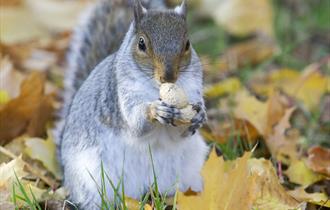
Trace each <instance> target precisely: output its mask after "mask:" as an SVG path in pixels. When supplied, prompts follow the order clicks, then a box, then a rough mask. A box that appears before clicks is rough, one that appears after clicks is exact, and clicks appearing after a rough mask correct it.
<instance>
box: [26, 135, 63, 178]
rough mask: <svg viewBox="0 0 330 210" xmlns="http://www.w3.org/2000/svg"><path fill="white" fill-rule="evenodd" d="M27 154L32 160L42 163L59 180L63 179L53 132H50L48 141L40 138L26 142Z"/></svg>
mask: <svg viewBox="0 0 330 210" xmlns="http://www.w3.org/2000/svg"><path fill="white" fill-rule="evenodd" d="M25 145H26V148H25V153H26V154H27V155H29V156H30V157H31V158H32V159H36V160H39V161H41V162H42V164H43V165H44V166H45V167H46V168H47V169H48V171H50V172H51V173H52V174H53V175H54V176H55V177H56V178H57V179H61V178H62V173H61V170H60V166H59V163H58V161H57V155H56V145H55V143H54V141H53V137H52V135H51V132H48V138H47V139H46V140H43V139H40V138H29V139H26V140H25Z"/></svg>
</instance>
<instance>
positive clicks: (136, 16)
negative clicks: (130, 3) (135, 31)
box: [134, 0, 147, 26]
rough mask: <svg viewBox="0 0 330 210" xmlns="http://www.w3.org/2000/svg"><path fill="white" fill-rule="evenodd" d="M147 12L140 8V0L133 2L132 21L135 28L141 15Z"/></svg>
mask: <svg viewBox="0 0 330 210" xmlns="http://www.w3.org/2000/svg"><path fill="white" fill-rule="evenodd" d="M146 12H147V10H146V9H145V8H144V7H143V6H142V4H141V1H140V0H135V1H134V20H135V24H136V26H137V25H139V23H140V21H141V19H142V17H143V15H144V14H145V13H146Z"/></svg>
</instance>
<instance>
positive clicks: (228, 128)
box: [200, 119, 260, 145]
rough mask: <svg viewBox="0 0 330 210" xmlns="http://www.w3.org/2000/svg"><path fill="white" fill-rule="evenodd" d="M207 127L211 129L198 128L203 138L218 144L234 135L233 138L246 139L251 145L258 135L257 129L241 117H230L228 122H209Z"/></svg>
mask: <svg viewBox="0 0 330 210" xmlns="http://www.w3.org/2000/svg"><path fill="white" fill-rule="evenodd" d="M209 127H210V128H211V129H205V128H202V129H201V130H200V131H201V134H202V135H203V137H204V139H206V140H209V141H214V142H218V143H220V144H224V143H226V142H227V141H228V140H229V139H232V138H233V137H234V139H244V140H247V141H248V142H249V143H250V144H251V145H252V144H255V141H256V139H257V137H259V136H260V135H259V133H258V131H257V129H256V128H255V127H254V126H253V125H252V124H251V123H250V122H249V121H246V120H241V119H232V120H230V122H228V121H225V122H221V123H216V124H215V125H212V124H210V123H209Z"/></svg>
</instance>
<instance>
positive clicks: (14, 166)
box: [0, 156, 28, 189]
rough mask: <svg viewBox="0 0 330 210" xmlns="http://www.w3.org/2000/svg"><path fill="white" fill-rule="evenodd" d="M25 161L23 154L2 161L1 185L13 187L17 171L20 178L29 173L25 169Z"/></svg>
mask: <svg viewBox="0 0 330 210" xmlns="http://www.w3.org/2000/svg"><path fill="white" fill-rule="evenodd" d="M24 166H25V163H24V161H23V160H22V156H19V157H18V158H16V159H13V160H11V161H10V162H8V163H2V164H1V165H0V187H1V186H6V187H8V189H10V188H11V184H12V183H13V182H14V181H15V180H16V178H15V173H16V176H17V178H18V179H21V178H22V177H25V176H26V175H28V173H27V172H26V171H24Z"/></svg>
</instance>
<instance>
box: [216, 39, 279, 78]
mask: <svg viewBox="0 0 330 210" xmlns="http://www.w3.org/2000/svg"><path fill="white" fill-rule="evenodd" d="M277 51H278V49H277V47H276V44H275V43H274V41H273V40H271V39H268V38H257V39H254V40H250V41H246V42H243V43H238V44H236V45H233V46H232V47H230V48H229V49H227V50H226V51H225V52H224V54H223V55H222V56H221V57H220V59H219V66H218V67H219V69H220V72H221V73H222V74H224V75H226V74H228V73H232V72H235V71H236V70H237V69H239V68H242V67H244V66H253V65H256V64H259V63H261V62H263V61H265V60H267V59H268V58H271V57H272V56H273V55H274V54H275V53H276V52H277Z"/></svg>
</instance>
